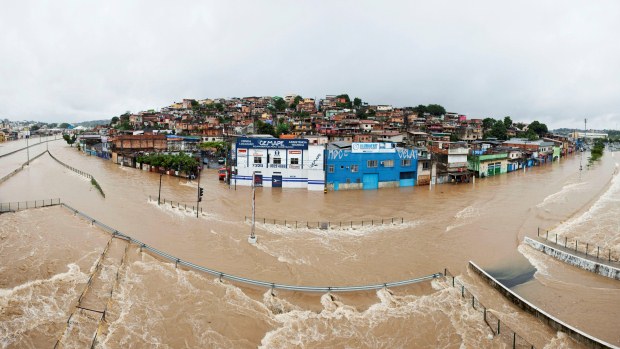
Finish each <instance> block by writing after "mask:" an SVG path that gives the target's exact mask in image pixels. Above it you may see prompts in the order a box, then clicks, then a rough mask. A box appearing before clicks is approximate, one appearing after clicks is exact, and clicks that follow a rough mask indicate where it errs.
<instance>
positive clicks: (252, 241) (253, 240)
mask: <svg viewBox="0 0 620 349" xmlns="http://www.w3.org/2000/svg"><path fill="white" fill-rule="evenodd" d="M255 227H256V172H252V230H251V231H250V236H249V237H248V242H249V243H250V244H251V245H255V244H256V240H257V239H256V234H254V230H255Z"/></svg>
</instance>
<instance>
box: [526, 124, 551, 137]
mask: <svg viewBox="0 0 620 349" xmlns="http://www.w3.org/2000/svg"><path fill="white" fill-rule="evenodd" d="M527 129H528V130H532V131H534V132H535V133H536V134H537V135H538V137H542V136H543V135H545V134H546V133H548V132H549V130H548V129H547V125H545V124H543V123H540V122H538V121H533V122H532V123H531V124H530V125H529V126H528V127H527Z"/></svg>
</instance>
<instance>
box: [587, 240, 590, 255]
mask: <svg viewBox="0 0 620 349" xmlns="http://www.w3.org/2000/svg"><path fill="white" fill-rule="evenodd" d="M588 247H590V243H589V242H587V243H586V257H587V256H588Z"/></svg>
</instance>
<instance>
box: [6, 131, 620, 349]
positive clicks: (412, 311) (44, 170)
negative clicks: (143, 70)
mask: <svg viewBox="0 0 620 349" xmlns="http://www.w3.org/2000/svg"><path fill="white" fill-rule="evenodd" d="M11 146H12V145H10V144H9V145H5V146H4V148H2V149H0V150H1V151H0V154H2V153H6V152H8V150H6V149H10V147H11ZM39 147H40V148H41V149H36V150H35V149H33V148H31V154H32V153H33V152H35V153H38V152H37V151H39V152H40V151H44V150H45V147H46V145H45V144H43V145H41V146H39ZM15 148H19V147H18V146H15ZM49 150H50V152H51V153H52V154H54V156H56V157H57V158H59V159H60V160H62V161H64V162H66V163H68V164H70V165H72V166H74V167H76V168H79V169H80V170H82V171H85V172H88V173H90V174H92V175H93V176H94V177H95V178H96V179H97V181H98V182H99V184H100V185H101V187H102V189H103V191H104V192H105V195H106V197H105V198H103V197H102V196H101V195H100V194H99V193H98V191H96V190H95V189H94V188H93V187H92V185H91V184H90V182H89V181H88V180H86V179H85V178H83V177H81V176H79V175H78V174H76V173H73V172H71V171H69V170H67V169H65V168H64V167H62V166H61V165H59V164H58V163H57V162H55V161H54V160H53V159H51V158H50V157H49V156H47V155H45V156H42V157H40V158H39V159H37V160H35V161H33V162H32V163H31V165H30V166H28V167H26V168H25V169H24V170H23V171H21V172H20V173H18V174H16V175H15V176H13V177H12V178H10V179H9V180H7V181H6V182H4V183H3V184H1V185H0V202H10V201H25V200H35V199H38V200H41V199H49V198H61V199H62V200H63V202H66V203H68V204H69V205H71V206H73V207H75V208H77V209H79V210H81V211H83V212H85V213H87V214H89V215H90V216H92V217H94V218H96V219H98V220H100V221H102V222H104V223H106V224H108V225H110V226H112V227H114V228H115V229H118V230H120V231H122V232H124V233H125V234H128V235H131V236H133V237H135V238H137V239H139V240H141V241H143V242H145V243H147V244H149V245H151V246H153V247H155V248H158V249H160V250H163V251H165V252H167V253H169V254H172V255H174V256H177V257H179V258H182V259H184V260H187V261H190V262H192V263H195V264H199V265H203V266H207V267H209V268H212V269H216V270H220V271H223V272H226V273H230V274H234V275H239V276H244V277H248V278H253V279H258V280H263V281H269V282H277V283H285V284H294V285H309V286H347V285H360V284H376V283H384V282H390V281H398V280H403V279H409V278H414V277H419V276H424V275H428V274H432V273H436V272H443V270H444V268H448V270H450V272H451V273H452V274H455V275H459V278H461V279H462V280H463V281H464V282H465V283H466V284H467V285H468V286H469V288H471V290H472V292H473V293H474V294H475V295H476V296H477V298H479V299H480V301H481V302H482V303H484V304H485V305H486V306H487V307H488V308H490V309H493V311H495V312H497V313H498V316H500V317H502V319H503V321H506V324H508V325H510V326H511V327H513V328H514V329H515V330H516V331H517V332H518V333H519V334H520V335H522V336H523V337H525V338H527V340H529V341H530V342H531V343H532V344H534V345H535V346H536V347H543V346H548V347H557V346H562V345H563V346H567V347H579V345H578V344H577V343H575V342H574V341H572V340H570V339H568V338H567V337H566V336H564V335H563V334H558V333H556V332H554V331H552V330H551V329H549V328H547V327H546V326H545V325H543V324H542V323H540V322H539V321H538V320H535V319H533V318H532V317H531V316H529V315H527V314H525V313H523V312H521V311H519V310H518V309H516V308H515V307H514V306H512V305H510V304H507V303H506V302H505V300H504V299H503V298H502V297H501V296H499V295H498V294H497V293H496V292H494V291H493V290H491V289H489V287H488V286H487V285H486V284H484V283H482V282H480V280H479V279H478V278H477V277H476V276H474V275H472V274H471V273H470V272H469V271H468V270H467V268H466V267H467V262H468V261H469V260H473V261H475V262H476V263H477V264H478V265H480V266H482V267H483V268H485V269H486V270H487V271H489V272H491V273H492V274H493V275H495V276H496V277H498V278H500V279H502V280H504V282H506V283H512V284H511V286H513V289H514V290H515V291H517V292H518V293H519V294H521V295H522V296H524V297H525V298H526V299H528V300H529V301H531V302H532V303H534V304H537V305H539V306H540V307H541V308H543V309H544V310H546V311H548V312H549V313H551V314H552V315H554V316H557V317H558V318H559V319H561V320H562V321H565V322H566V323H568V324H570V325H572V326H575V327H577V328H579V329H580V330H583V331H585V332H587V333H590V334H592V335H594V336H595V337H598V338H601V339H603V340H606V341H608V342H610V343H612V344H614V345H620V331H618V329H620V322H619V320H618V319H619V318H620V317H619V315H620V284H619V283H618V282H617V281H614V280H608V279H606V278H603V277H600V276H597V275H593V274H590V273H588V272H585V271H582V270H580V269H578V268H575V267H570V266H567V265H565V264H563V263H560V262H557V261H555V260H553V259H551V258H549V257H547V256H544V255H541V254H540V253H538V252H537V251H533V250H531V249H529V248H528V247H526V246H523V245H522V243H521V242H522V240H523V237H524V236H536V231H537V228H538V227H541V228H542V229H543V231H546V230H547V229H549V230H550V231H551V232H553V233H558V234H563V235H561V236H564V235H566V236H570V237H578V238H579V239H583V241H586V240H587V241H590V243H592V244H598V245H601V247H605V248H609V247H612V248H615V249H616V250H617V251H619V252H620V233H619V232H620V223H619V220H618V218H617V217H618V213H620V211H618V210H619V209H620V208H619V207H620V205H618V203H619V201H620V189H619V187H620V183H619V182H620V180H619V179H618V177H617V176H616V177H614V173H615V172H617V166H618V162H619V161H620V153H616V154H614V153H606V154H605V156H604V157H603V159H602V160H601V161H600V162H599V163H597V164H595V165H594V166H591V167H586V166H585V164H586V163H587V161H586V159H585V156H584V158H583V159H581V154H577V155H574V156H571V157H569V158H567V159H562V160H561V161H560V162H559V163H558V162H556V163H553V164H548V165H543V166H540V167H536V168H533V169H528V170H527V171H525V172H523V171H519V172H514V173H509V174H505V175H501V176H498V177H491V178H486V179H479V180H476V182H475V183H470V184H467V185H451V184H446V185H438V186H436V187H433V188H432V189H431V190H429V187H415V188H400V189H399V188H396V189H382V190H379V191H348V192H345V191H343V192H329V193H327V194H323V193H315V192H308V191H305V190H281V189H270V188H261V189H258V190H257V195H256V207H257V210H256V212H257V216H258V217H269V218H277V219H281V220H285V219H286V220H287V221H303V222H306V221H311V222H315V221H317V222H318V221H331V222H341V221H343V222H348V221H351V220H353V221H359V220H362V219H363V220H365V221H368V220H371V219H376V220H381V219H385V218H391V217H403V218H404V223H403V224H394V225H391V224H385V225H375V226H366V225H365V226H364V227H359V226H355V227H354V228H351V227H348V228H344V227H343V228H340V227H339V225H337V224H333V225H332V227H331V228H330V229H329V230H318V229H307V228H302V227H298V228H297V229H295V228H292V227H290V226H289V227H283V226H277V225H271V224H262V222H259V223H258V224H257V230H256V232H257V236H258V241H259V243H258V244H257V245H256V246H251V245H249V244H248V243H247V236H248V234H249V232H250V225H249V224H248V223H245V222H244V217H245V216H249V215H250V210H251V202H250V199H251V191H250V188H247V187H241V186H238V187H237V188H236V189H235V188H234V185H233V186H228V185H225V184H223V183H222V182H220V181H218V179H217V172H216V170H207V171H205V173H203V175H202V178H201V186H204V188H205V197H204V199H203V201H202V202H201V207H202V208H203V211H202V213H201V214H200V215H199V218H196V217H195V214H194V213H193V212H189V211H191V206H193V205H196V203H195V197H196V181H193V182H187V181H186V180H183V179H179V178H174V177H168V176H163V177H162V195H161V196H162V198H165V199H166V200H167V202H168V201H173V202H174V207H172V206H170V204H168V203H167V204H165V205H163V204H162V205H159V206H158V205H157V203H156V197H157V193H158V186H159V180H160V176H159V175H158V174H154V173H148V172H145V171H140V170H137V169H133V168H126V167H120V166H118V165H115V164H112V163H111V162H110V161H105V160H102V159H99V158H96V157H90V156H86V155H84V154H82V153H79V152H78V151H77V150H76V149H75V147H73V148H71V147H68V146H67V145H66V144H64V143H62V142H61V141H57V142H50V143H49ZM21 153H22V152H19V153H17V154H15V155H10V156H7V157H5V158H1V159H0V168H1V169H2V172H5V171H6V172H7V173H8V172H10V171H12V170H13V169H14V168H13V166H15V164H17V163H19V164H21V163H23V161H21V159H20V160H17V158H18V157H23V156H22V155H23V154H21ZM14 156H15V158H13V157H14ZM20 161H21V162H20ZM580 162H581V163H583V164H584V170H583V171H579V164H580ZM149 196H150V197H151V200H150V201H149ZM177 202H180V203H181V207H182V208H181V209H180V208H178V207H177ZM185 204H187V205H188V211H185V209H184V207H185V206H184V205H185ZM0 224H1V225H2V228H1V229H2V230H0V260H1V261H2V266H1V267H0V307H1V309H0V346H1V347H16V348H17V347H20V348H21V347H33V348H37V347H41V346H47V347H49V345H50V343H51V346H53V345H54V343H55V342H56V340H57V339H58V338H59V337H61V336H63V334H64V336H65V337H66V339H65V341H64V342H63V343H64V344H63V345H64V346H65V347H82V346H84V345H86V346H88V345H90V340H92V335H94V330H93V328H99V331H100V333H99V334H98V339H97V346H98V347H102V348H126V347H134V348H142V347H163V348H179V347H190V348H193V347H256V346H261V345H262V346H264V347H266V348H272V347H281V348H288V347H295V346H305V347H446V348H457V347H461V346H462V345H463V346H465V347H501V346H504V345H508V344H505V343H501V342H500V341H499V340H498V339H497V338H495V339H494V338H492V334H491V332H490V330H489V328H488V326H487V325H486V324H485V323H484V322H483V321H482V320H481V315H480V313H479V312H477V311H476V310H473V309H471V306H468V303H467V302H466V301H463V300H462V299H461V298H460V291H458V290H456V289H453V288H451V287H449V283H446V282H445V281H444V280H437V281H433V282H426V283H424V284H419V285H414V286H408V287H403V288H396V289H393V290H390V291H386V290H381V291H378V292H360V293H355V294H346V295H344V294H337V295H334V297H333V298H332V297H331V296H330V295H324V294H317V295H312V294H311V295H305V294H299V293H294V292H283V291H276V295H275V296H273V295H271V292H270V291H269V290H264V289H254V288H251V287H246V286H241V285H234V284H230V283H227V282H224V283H221V282H219V281H218V280H216V279H215V278H214V277H212V276H209V275H205V274H202V273H199V272H195V271H190V270H185V269H182V268H175V266H174V264H173V263H167V262H164V261H161V260H158V259H156V258H154V257H153V256H151V255H149V254H146V253H140V251H139V250H138V249H137V247H136V246H130V248H129V250H128V251H129V252H128V255H127V261H126V263H125V264H124V265H123V266H121V267H120V269H119V274H120V278H119V282H118V284H117V288H116V291H115V292H114V294H113V296H112V299H111V301H110V300H109V299H106V298H105V297H103V296H102V295H103V294H105V292H104V291H101V290H107V289H106V288H105V287H103V286H101V287H100V289H101V290H100V291H96V292H92V294H91V295H93V297H94V299H89V300H88V302H90V303H91V304H97V305H98V306H99V305H101V304H108V303H109V309H108V315H107V317H106V321H104V322H103V324H101V326H99V325H98V323H97V322H96V321H95V320H93V319H89V318H88V316H89V315H88V314H82V313H81V312H80V313H79V314H78V316H76V317H75V318H74V320H75V321H74V324H73V327H71V328H70V329H68V330H67V329H65V328H64V327H63V326H64V324H65V323H66V319H67V318H68V316H69V315H70V314H71V313H72V312H73V310H74V307H75V302H76V299H77V297H79V294H80V293H81V292H82V289H83V288H84V286H85V283H86V281H87V280H88V277H89V275H90V273H91V271H92V270H91V269H92V268H93V266H94V263H95V262H96V260H97V258H98V256H99V254H100V253H101V251H102V250H103V248H104V246H105V244H106V243H107V241H108V239H109V236H108V235H107V234H106V233H104V232H103V231H101V230H99V229H97V228H96V227H92V226H91V225H90V224H89V223H88V222H86V221H84V220H82V219H80V218H79V217H74V215H73V214H72V213H71V212H69V211H68V210H66V209H63V208H60V207H51V208H44V209H37V210H27V211H21V212H18V213H15V214H3V215H0ZM115 254H116V255H114V256H110V258H116V260H112V259H110V261H109V265H110V267H109V268H108V267H106V268H104V269H105V272H104V273H99V274H101V275H99V274H98V275H97V278H98V280H99V281H100V282H101V283H103V284H105V283H106V282H107V283H108V284H109V285H110V286H111V285H114V280H115V273H116V269H115V268H117V266H118V263H119V260H120V257H119V256H118V251H117V252H115ZM106 265H107V264H106ZM108 269H109V270H108ZM531 275H533V277H531ZM97 297H99V298H97ZM101 297H103V298H101ZM108 301H109V302H108ZM80 316H81V317H80ZM93 321H94V322H95V325H94V327H93ZM98 326H99V327H98ZM69 339H71V340H69Z"/></svg>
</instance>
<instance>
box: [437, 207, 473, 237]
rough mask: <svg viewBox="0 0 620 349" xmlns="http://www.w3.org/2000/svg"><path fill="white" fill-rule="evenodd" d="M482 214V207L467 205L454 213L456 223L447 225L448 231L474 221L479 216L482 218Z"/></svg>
mask: <svg viewBox="0 0 620 349" xmlns="http://www.w3.org/2000/svg"><path fill="white" fill-rule="evenodd" d="M480 215H481V208H480V207H474V206H467V207H465V208H464V209H462V210H460V211H459V212H457V213H456V214H455V215H454V219H455V221H456V222H455V224H452V225H449V226H447V227H446V232H449V231H451V230H453V229H455V228H459V227H462V226H465V225H468V224H471V223H474V222H475V221H477V220H478V218H480Z"/></svg>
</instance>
